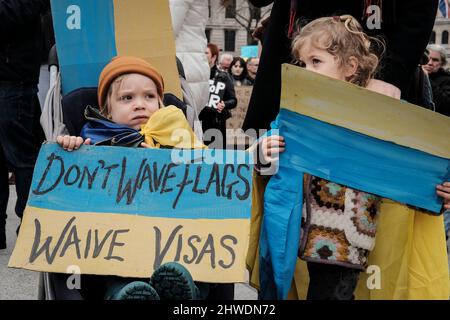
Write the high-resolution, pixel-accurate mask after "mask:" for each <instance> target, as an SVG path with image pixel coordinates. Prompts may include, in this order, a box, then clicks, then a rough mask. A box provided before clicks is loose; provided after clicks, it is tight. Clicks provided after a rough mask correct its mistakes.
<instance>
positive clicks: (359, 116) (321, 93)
mask: <svg viewBox="0 0 450 320" xmlns="http://www.w3.org/2000/svg"><path fill="white" fill-rule="evenodd" d="M282 70H283V72H282V80H283V82H282V83H283V85H282V92H281V107H282V108H286V109H288V110H291V111H295V112H298V113H300V114H303V115H306V116H309V117H312V118H315V119H318V120H321V121H324V122H327V123H331V124H334V125H337V126H340V127H344V128H348V129H350V130H353V131H356V132H360V133H363V134H366V135H368V136H372V137H374V138H378V139H381V140H385V141H390V142H394V143H396V144H398V145H402V146H406V147H410V148H414V149H417V150H421V151H424V152H427V153H430V154H433V155H436V156H439V157H443V158H450V118H449V117H446V116H444V115H441V114H438V113H436V112H433V111H430V110H427V109H424V108H421V107H418V106H415V105H413V104H410V103H406V102H403V101H400V100H396V99H394V98H391V97H388V96H385V95H382V94H378V93H376V92H372V91H370V90H367V89H364V88H361V87H358V86H356V85H353V84H350V83H347V82H343V81H337V80H335V79H332V78H329V77H326V76H322V75H319V74H317V73H313V72H310V71H306V70H304V69H302V68H299V67H296V66H293V65H289V64H284V65H283V66H282Z"/></svg>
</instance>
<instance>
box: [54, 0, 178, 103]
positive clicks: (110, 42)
mask: <svg viewBox="0 0 450 320" xmlns="http://www.w3.org/2000/svg"><path fill="white" fill-rule="evenodd" d="M51 7H52V16H53V25H54V29H55V37H56V47H57V51H58V59H59V63H60V68H61V79H62V89H63V94H64V95H65V94H67V93H70V92H71V91H73V90H76V89H78V88H85V87H97V85H98V77H99V75H100V72H101V71H102V69H103V67H104V66H105V65H106V64H107V63H108V62H109V61H110V60H111V58H112V57H114V56H117V55H122V56H124V55H125V56H136V57H140V58H143V59H145V60H147V61H148V62H150V63H151V64H152V65H153V66H154V67H155V68H156V69H158V71H159V72H160V73H161V74H162V76H163V78H164V84H165V92H170V93H173V94H175V95H176V96H178V97H179V98H181V97H182V93H181V86H180V81H179V76H178V71H177V67H176V61H175V39H174V36H173V30H172V24H171V16H170V10H169V3H168V0H152V1H147V0H127V1H122V0H102V1H91V0H51Z"/></svg>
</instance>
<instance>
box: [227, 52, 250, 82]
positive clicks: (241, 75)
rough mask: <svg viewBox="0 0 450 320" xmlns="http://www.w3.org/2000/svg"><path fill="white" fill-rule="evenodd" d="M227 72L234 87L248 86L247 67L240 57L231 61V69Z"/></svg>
mask: <svg viewBox="0 0 450 320" xmlns="http://www.w3.org/2000/svg"><path fill="white" fill-rule="evenodd" d="M228 72H229V74H230V76H231V80H232V82H233V84H234V86H237V87H239V86H246V85H248V80H247V65H246V63H245V60H244V59H242V58H241V57H235V58H234V59H233V61H231V68H230V69H228Z"/></svg>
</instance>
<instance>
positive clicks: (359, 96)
mask: <svg viewBox="0 0 450 320" xmlns="http://www.w3.org/2000/svg"><path fill="white" fill-rule="evenodd" d="M299 83H301V86H299V85H298V84H299ZM318 88H326V90H322V91H323V92H322V91H321V92H322V93H321V94H320V95H318V94H317V92H318ZM281 97H282V98H281V107H282V112H281V113H280V119H279V124H280V125H281V126H282V130H288V131H289V132H292V134H293V135H292V136H291V135H290V134H289V133H288V134H287V135H288V136H289V138H290V139H292V142H291V144H304V145H303V146H300V145H298V146H297V147H294V148H293V149H292V147H291V148H290V149H291V150H297V148H306V145H309V147H307V148H308V149H307V150H309V152H308V157H312V158H314V159H315V160H314V161H315V162H316V163H315V164H311V168H309V169H308V170H307V171H306V172H308V173H311V174H314V175H318V176H320V177H322V178H325V179H328V180H332V181H334V182H338V183H341V184H344V185H347V186H350V187H353V188H355V189H358V190H362V191H366V192H369V193H373V194H377V195H380V196H382V197H385V198H389V199H392V200H395V201H398V202H401V203H405V204H410V205H413V206H417V207H419V208H423V209H427V210H430V211H433V212H436V213H439V211H440V209H441V205H442V199H440V198H439V197H438V196H437V195H436V192H435V187H436V185H437V184H440V183H442V182H444V181H448V180H450V160H449V159H450V139H448V137H450V118H449V117H446V116H444V115H441V114H439V113H435V112H432V111H430V110H428V109H425V108H421V107H418V106H415V105H413V104H409V103H406V102H402V101H400V100H397V99H394V98H391V97H388V96H385V95H382V94H378V93H375V92H372V91H369V90H366V89H364V88H361V87H358V86H355V85H352V84H350V83H346V82H343V81H336V80H335V79H332V78H329V77H325V76H322V75H319V74H316V73H313V72H309V71H306V70H304V69H302V68H299V67H295V66H290V65H283V89H282V95H281ZM283 109H284V110H285V111H283ZM288 111H292V112H288ZM299 114H300V115H301V116H299ZM305 116H306V117H305ZM310 118H312V119H313V120H312V121H309V119H310ZM284 121H286V122H285V123H284ZM291 123H292V124H296V125H295V127H292V125H291ZM300 123H302V125H301V126H300ZM297 124H298V125H297ZM303 126H304V127H303ZM306 128H307V129H306ZM280 130H281V128H280ZM313 130H317V131H315V135H314V134H312V133H311V132H313ZM316 137H317V138H316ZM325 137H328V138H325ZM342 137H345V139H342ZM322 140H323V141H322ZM319 141H321V142H319ZM313 145H317V148H316V149H315V147H313ZM310 147H311V148H313V150H317V152H318V153H317V154H315V155H314V151H312V150H311V149H309V148H310ZM322 149H323V150H327V152H326V153H323V152H322V151H321V150H322ZM299 150H300V149H299ZM289 154H291V153H290V152H289V153H287V155H288V156H289ZM304 158H306V157H304ZM312 158H311V159H312ZM295 162H296V165H299V162H298V161H297V160H295ZM318 164H320V165H318ZM303 165H305V166H306V163H304V164H303ZM303 165H301V166H303ZM308 166H309V165H308ZM312 167H314V168H312ZM311 170H313V171H314V172H311ZM319 171H321V173H319Z"/></svg>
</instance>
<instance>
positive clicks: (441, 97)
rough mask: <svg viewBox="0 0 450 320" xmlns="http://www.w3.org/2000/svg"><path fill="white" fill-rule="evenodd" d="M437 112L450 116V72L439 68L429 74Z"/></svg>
mask: <svg viewBox="0 0 450 320" xmlns="http://www.w3.org/2000/svg"><path fill="white" fill-rule="evenodd" d="M428 76H429V78H430V82H431V88H432V90H433V100H434V104H435V108H436V109H435V110H436V112H439V113H442V114H444V115H446V116H449V117H450V72H448V71H445V70H444V69H442V68H441V69H439V70H438V71H437V72H435V73H430V74H429V75H428Z"/></svg>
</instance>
